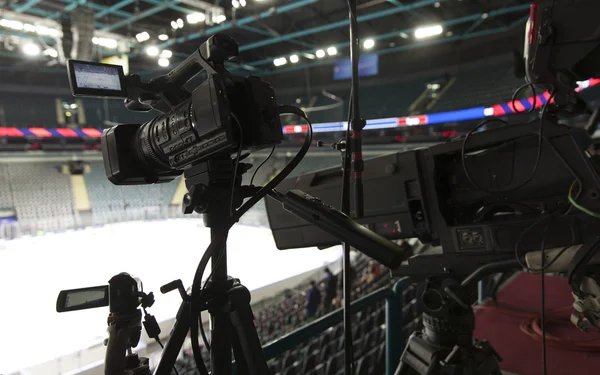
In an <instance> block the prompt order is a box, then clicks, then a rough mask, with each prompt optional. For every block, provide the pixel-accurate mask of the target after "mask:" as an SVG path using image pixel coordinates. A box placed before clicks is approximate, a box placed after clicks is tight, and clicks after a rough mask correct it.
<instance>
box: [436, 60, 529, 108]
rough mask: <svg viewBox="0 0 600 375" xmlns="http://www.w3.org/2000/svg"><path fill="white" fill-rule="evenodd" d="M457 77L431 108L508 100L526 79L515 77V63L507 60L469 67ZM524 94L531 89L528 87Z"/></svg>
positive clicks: (467, 105) (456, 106) (526, 94)
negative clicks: (478, 66)
mask: <svg viewBox="0 0 600 375" xmlns="http://www.w3.org/2000/svg"><path fill="white" fill-rule="evenodd" d="M455 77H456V82H454V84H453V85H452V86H450V87H449V89H448V90H447V91H446V92H445V93H444V94H443V95H442V96H441V97H440V99H439V100H438V101H437V103H436V104H435V105H434V106H433V108H432V109H431V112H444V111H450V110H455V109H462V108H471V107H477V106H485V105H492V104H498V103H505V102H508V101H509V100H510V99H511V98H512V95H513V93H514V91H515V90H516V89H517V88H518V87H519V86H521V85H522V84H524V83H525V81H524V80H523V79H521V78H516V77H514V75H513V73H512V67H510V66H509V65H506V64H499V65H492V66H487V67H484V68H477V69H469V70H465V71H463V72H460V73H458V74H457V75H456V76H455ZM523 95H525V96H529V95H530V93H529V92H527V90H524V92H523Z"/></svg>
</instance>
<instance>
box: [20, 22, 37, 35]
mask: <svg viewBox="0 0 600 375" xmlns="http://www.w3.org/2000/svg"><path fill="white" fill-rule="evenodd" d="M23 30H25V31H27V32H28V33H35V32H37V28H36V27H35V25H32V24H30V23H25V24H23Z"/></svg>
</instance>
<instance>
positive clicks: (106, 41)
mask: <svg viewBox="0 0 600 375" xmlns="http://www.w3.org/2000/svg"><path fill="white" fill-rule="evenodd" d="M92 43H94V44H97V45H99V46H101V47H105V48H110V49H115V48H117V47H118V45H119V43H118V42H117V41H116V40H115V39H111V38H98V37H93V38H92Z"/></svg>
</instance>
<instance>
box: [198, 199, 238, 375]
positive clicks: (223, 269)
mask: <svg viewBox="0 0 600 375" xmlns="http://www.w3.org/2000/svg"><path fill="white" fill-rule="evenodd" d="M224 201H225V202H226V203H225V204H223V205H221V207H220V211H221V212H218V213H211V215H213V218H215V217H214V215H218V216H219V217H218V219H217V220H218V221H217V220H216V222H213V223H211V228H210V232H211V233H210V234H211V237H212V238H215V236H217V233H219V232H220V230H221V228H222V224H223V223H224V222H226V221H227V218H228V217H229V215H228V213H229V200H228V199H226V200H224ZM220 257H222V259H221V261H220V262H219V258H220ZM211 267H212V274H213V275H212V277H211V281H212V283H214V284H213V287H214V288H216V289H217V290H221V289H220V288H222V287H224V286H225V284H226V282H227V245H226V242H225V241H224V242H223V244H222V245H221V246H220V247H219V248H217V249H216V250H215V252H214V253H213V255H212V258H211ZM196 319H198V318H197V317H196ZM200 324H202V323H200ZM230 338H231V323H230V320H229V315H227V314H225V313H222V312H213V313H211V319H210V339H211V345H210V346H211V348H210V349H211V350H210V364H211V373H212V374H215V375H231V371H232V369H231V340H230Z"/></svg>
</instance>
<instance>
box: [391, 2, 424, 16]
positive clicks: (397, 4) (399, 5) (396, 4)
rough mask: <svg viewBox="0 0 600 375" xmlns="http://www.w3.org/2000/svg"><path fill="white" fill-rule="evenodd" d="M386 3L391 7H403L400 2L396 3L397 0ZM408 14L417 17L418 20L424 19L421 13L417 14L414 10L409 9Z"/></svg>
mask: <svg viewBox="0 0 600 375" xmlns="http://www.w3.org/2000/svg"><path fill="white" fill-rule="evenodd" d="M387 2H388V3H390V4H392V5H395V6H397V7H401V6H404V4H403V3H401V2H400V1H398V0H387ZM408 12H409V13H410V14H412V15H413V16H417V17H419V18H425V16H424V15H422V14H421V13H419V12H417V11H416V10H414V9H411V10H409V11H408Z"/></svg>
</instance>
